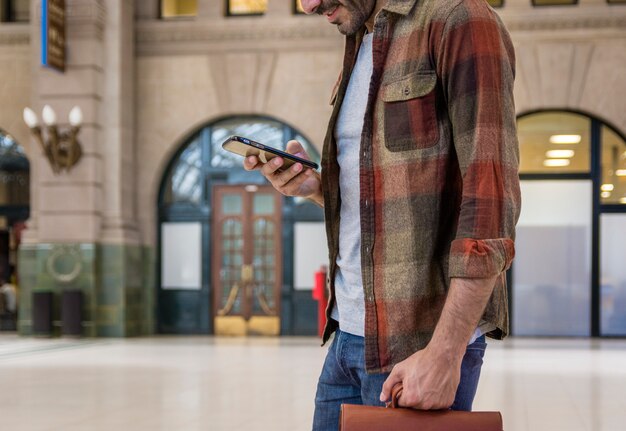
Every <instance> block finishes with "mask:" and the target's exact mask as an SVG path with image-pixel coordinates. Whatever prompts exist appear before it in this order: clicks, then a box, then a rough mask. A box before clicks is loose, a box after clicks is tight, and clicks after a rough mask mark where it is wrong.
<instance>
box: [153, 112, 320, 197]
mask: <svg viewBox="0 0 626 431" xmlns="http://www.w3.org/2000/svg"><path fill="white" fill-rule="evenodd" d="M230 135H240V136H245V137H247V138H250V139H253V140H255V141H257V142H260V143H262V144H266V145H270V146H272V147H275V148H278V149H280V150H283V151H284V150H285V144H286V143H287V142H288V141H289V140H291V139H295V140H297V141H298V142H300V143H301V144H302V146H303V147H304V149H305V150H306V151H307V153H308V154H309V155H310V157H311V158H312V159H313V161H314V162H316V163H319V162H320V157H319V154H318V151H317V150H316V149H315V148H314V147H313V146H312V145H311V144H310V143H309V141H308V140H307V139H306V138H304V137H303V136H302V135H301V134H299V133H298V132H297V131H296V130H294V129H292V128H291V127H289V126H287V125H285V124H284V123H281V122H279V121H276V120H273V119H270V118H266V117H258V116H241V117H231V118H226V119H223V120H220V121H217V122H215V123H213V124H211V125H209V126H207V127H204V128H202V129H201V130H199V131H198V132H196V133H195V134H193V135H192V136H191V137H190V138H189V140H188V141H187V142H186V144H185V145H184V146H183V148H182V149H181V150H180V152H179V153H178V155H177V156H175V157H174V159H173V160H172V163H171V164H170V167H169V169H168V170H167V173H166V176H165V181H164V183H163V189H162V195H161V196H162V202H163V204H164V205H165V206H168V207H169V206H182V207H185V208H195V209H199V208H201V207H203V206H205V205H208V203H209V202H208V200H209V193H208V192H207V190H206V187H207V185H208V183H209V182H210V180H211V179H212V178H214V177H212V176H213V175H217V178H221V177H220V176H223V172H224V171H226V172H228V173H229V175H234V176H236V175H238V174H237V172H239V171H243V160H242V158H241V157H240V156H238V155H236V154H233V153H230V152H228V151H224V150H223V149H222V143H223V142H224V141H225V140H226V138H228V137H229V136H230Z"/></svg>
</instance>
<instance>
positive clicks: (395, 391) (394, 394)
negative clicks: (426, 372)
mask: <svg viewBox="0 0 626 431" xmlns="http://www.w3.org/2000/svg"><path fill="white" fill-rule="evenodd" d="M401 395H402V383H396V384H395V385H394V386H393V388H391V402H390V403H387V407H388V408H392V409H400V408H402V407H400V405H399V404H398V402H399V400H400V396H401Z"/></svg>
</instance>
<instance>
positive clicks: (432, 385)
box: [380, 347, 463, 410]
mask: <svg viewBox="0 0 626 431" xmlns="http://www.w3.org/2000/svg"><path fill="white" fill-rule="evenodd" d="M456 356H457V355H446V354H439V353H437V352H434V351H433V350H432V349H429V347H426V348H425V349H423V350H420V351H418V352H416V353H414V354H413V355H411V356H409V357H408V358H407V359H405V360H404V361H402V362H399V363H398V364H396V365H395V366H394V367H393V369H392V370H391V374H390V375H389V377H387V380H386V381H385V383H384V384H383V391H382V393H381V394H380V400H381V401H383V402H385V401H389V399H390V398H391V389H392V388H393V387H394V386H395V385H396V384H398V383H402V395H401V396H400V399H399V400H398V405H400V406H402V407H412V408H415V409H419V410H439V409H447V408H449V407H450V406H451V405H452V403H453V402H454V397H455V395H456V390H457V388H458V386H459V381H460V379H461V360H462V359H463V357H462V355H461V357H460V358H457V357H456Z"/></svg>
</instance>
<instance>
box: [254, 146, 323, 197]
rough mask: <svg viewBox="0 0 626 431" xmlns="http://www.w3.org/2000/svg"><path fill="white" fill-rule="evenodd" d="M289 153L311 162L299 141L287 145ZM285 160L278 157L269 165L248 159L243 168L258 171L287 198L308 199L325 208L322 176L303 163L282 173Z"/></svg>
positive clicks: (255, 158)
mask: <svg viewBox="0 0 626 431" xmlns="http://www.w3.org/2000/svg"><path fill="white" fill-rule="evenodd" d="M287 152H288V153H289V154H293V155H295V156H298V157H300V158H302V159H306V160H310V158H309V155H308V154H307V152H306V151H305V150H304V148H302V145H300V143H299V142H298V141H289V142H288V143H287ZM283 163H284V161H283V159H282V158H281V157H276V158H274V159H272V160H270V161H269V162H268V163H262V162H261V161H260V160H259V158H258V157H256V156H250V157H247V158H246V159H245V160H244V162H243V167H244V168H245V169H246V170H247V171H253V170H258V171H260V172H261V174H262V175H263V176H264V177H265V178H267V180H268V181H269V182H270V183H271V184H272V186H273V187H274V188H275V189H276V190H278V191H279V192H280V193H282V194H283V195H285V196H300V197H303V198H308V199H311V200H312V201H314V202H315V203H317V204H318V205H320V206H323V201H324V198H323V196H322V182H321V177H320V175H319V174H318V173H317V172H315V171H314V170H313V169H309V168H305V167H304V166H303V165H302V163H296V164H294V165H293V166H291V168H289V169H287V170H284V171H281V170H280V168H281V166H283Z"/></svg>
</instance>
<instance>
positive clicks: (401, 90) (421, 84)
mask: <svg viewBox="0 0 626 431" xmlns="http://www.w3.org/2000/svg"><path fill="white" fill-rule="evenodd" d="M436 85H437V73H436V72H434V71H433V72H416V73H411V74H410V75H407V76H405V77H403V78H400V79H398V80H396V81H393V82H390V83H388V84H385V85H384V86H383V91H382V99H383V101H385V102H401V101H403V100H409V99H414V98H416V97H422V96H425V95H427V94H428V93H430V92H431V91H433V90H434V89H435V86H436Z"/></svg>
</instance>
